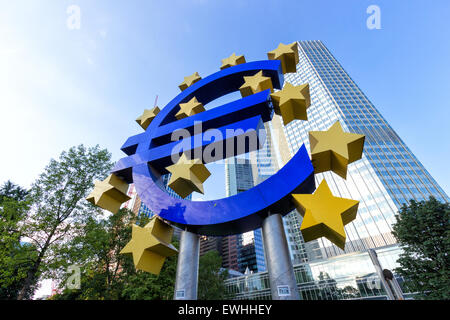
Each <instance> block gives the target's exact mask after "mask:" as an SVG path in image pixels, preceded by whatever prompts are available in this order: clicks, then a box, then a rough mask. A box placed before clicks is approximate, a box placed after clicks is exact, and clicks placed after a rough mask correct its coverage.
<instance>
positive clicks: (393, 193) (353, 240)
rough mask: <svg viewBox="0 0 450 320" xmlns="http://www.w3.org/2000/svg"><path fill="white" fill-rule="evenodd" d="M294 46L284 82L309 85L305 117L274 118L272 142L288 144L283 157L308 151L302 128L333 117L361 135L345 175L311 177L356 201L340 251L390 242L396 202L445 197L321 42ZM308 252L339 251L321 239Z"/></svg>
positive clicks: (317, 127)
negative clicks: (295, 54)
mask: <svg viewBox="0 0 450 320" xmlns="http://www.w3.org/2000/svg"><path fill="white" fill-rule="evenodd" d="M298 49H299V64H298V65H297V72H296V73H291V74H286V75H285V80H286V82H289V83H291V84H293V85H299V84H303V83H308V84H309V88H310V94H311V106H310V107H309V108H308V121H299V120H297V121H293V122H291V123H289V124H288V125H286V126H284V125H282V124H281V122H280V118H279V117H278V116H276V117H275V118H274V122H273V126H274V129H277V130H275V131H278V132H277V134H278V140H277V141H279V145H280V147H281V148H283V146H284V147H285V148H286V147H287V148H288V152H286V150H284V154H285V157H286V154H287V153H289V154H290V155H293V154H294V153H295V152H296V151H297V150H298V149H299V148H300V146H301V145H302V144H305V146H306V147H307V149H308V150H309V138H308V132H309V131H324V130H328V129H329V128H330V127H331V126H332V125H333V124H334V123H335V122H336V121H339V122H340V123H341V125H342V127H343V129H344V131H347V132H354V133H360V134H364V135H365V136H366V138H365V145H364V154H363V157H362V159H361V160H359V161H357V162H356V163H353V164H350V165H349V168H348V174H347V179H346V180H344V179H342V178H341V177H339V176H337V175H336V174H334V173H332V172H325V173H321V174H317V175H316V185H319V183H320V182H321V181H322V179H326V181H327V182H328V185H329V186H330V189H331V190H332V192H333V194H334V195H336V196H338V197H343V198H350V199H356V200H359V201H360V205H359V209H358V215H357V218H356V219H355V220H354V221H353V222H352V223H350V224H348V225H347V226H346V227H345V230H346V233H347V243H346V247H345V252H347V253H348V252H354V251H363V250H367V249H369V248H374V247H382V246H386V245H390V244H394V243H395V242H396V241H395V239H394V237H393V235H392V233H391V231H392V224H393V223H394V222H395V217H394V215H395V214H396V213H397V212H398V210H399V209H400V207H401V205H402V204H404V203H406V202H408V201H409V200H410V199H414V200H417V201H420V200H424V199H428V197H429V196H434V197H435V198H436V199H438V200H440V201H448V200H449V198H448V196H447V195H446V194H445V192H444V191H443V190H442V189H441V188H440V187H439V185H438V184H437V183H436V181H435V180H434V179H433V178H432V177H431V176H430V174H429V173H428V172H427V170H426V169H425V168H424V167H423V165H422V164H421V163H420V161H419V160H418V159H417V158H416V157H415V156H414V154H413V153H412V152H411V151H410V149H409V148H408V147H407V146H406V145H405V143H404V142H403V141H402V140H401V138H400V137H399V136H398V135H397V134H396V133H395V131H394V130H393V129H392V127H391V126H390V125H389V124H388V123H387V121H386V120H385V119H384V118H383V116H382V115H381V114H380V113H379V111H378V110H377V109H376V108H375V106H374V105H373V104H372V103H371V102H370V101H369V99H368V98H367V97H366V96H365V95H364V93H363V92H362V91H361V90H360V89H359V87H358V86H357V85H356V83H355V82H354V81H353V80H352V79H351V77H350V76H349V75H348V74H347V72H345V70H344V69H343V68H342V66H341V65H340V64H339V62H338V61H337V60H336V59H335V58H334V57H333V55H332V54H331V52H330V51H329V50H328V49H327V48H326V47H325V45H324V44H323V43H322V42H321V41H301V42H298ZM284 139H285V142H283V140H284ZM281 153H283V151H282V152H281ZM286 160H288V159H285V161H286ZM297 218H298V219H301V217H297ZM297 230H298V229H297ZM314 250H315V253H313V252H311V251H310V254H312V258H313V259H317V258H326V257H331V256H336V255H340V254H342V253H344V252H343V251H342V250H341V249H339V248H337V247H336V246H334V245H332V244H331V243H330V242H329V241H328V240H326V239H324V238H322V239H320V240H319V245H316V247H315V248H314Z"/></svg>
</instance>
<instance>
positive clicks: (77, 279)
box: [66, 264, 81, 290]
mask: <svg viewBox="0 0 450 320" xmlns="http://www.w3.org/2000/svg"><path fill="white" fill-rule="evenodd" d="M67 273H69V274H71V275H70V276H69V277H68V278H67V281H66V288H67V289H70V290H73V289H80V288H81V270H80V266H79V265H76V264H73V265H70V266H69V267H68V268H67Z"/></svg>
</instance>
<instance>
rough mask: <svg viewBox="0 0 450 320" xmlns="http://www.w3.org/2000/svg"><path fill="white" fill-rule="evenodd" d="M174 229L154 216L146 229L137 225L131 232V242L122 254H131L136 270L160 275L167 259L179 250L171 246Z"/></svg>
mask: <svg viewBox="0 0 450 320" xmlns="http://www.w3.org/2000/svg"><path fill="white" fill-rule="evenodd" d="M172 234H173V228H172V227H171V226H169V225H168V224H166V223H164V222H163V221H161V219H159V218H157V216H154V217H153V218H152V219H151V220H150V222H149V223H148V224H147V225H146V226H145V227H143V228H142V227H139V226H137V225H135V224H133V226H132V230H131V240H130V242H128V243H127V245H126V246H125V247H124V248H123V249H122V251H120V254H125V253H131V254H132V255H133V262H134V265H135V267H136V269H139V270H143V271H146V272H150V273H153V274H156V275H158V274H159V273H160V271H161V268H162V266H163V264H164V261H165V260H166V257H170V256H173V255H175V254H176V253H177V252H178V250H177V249H176V248H175V247H174V246H173V245H172V244H170V241H171V240H172Z"/></svg>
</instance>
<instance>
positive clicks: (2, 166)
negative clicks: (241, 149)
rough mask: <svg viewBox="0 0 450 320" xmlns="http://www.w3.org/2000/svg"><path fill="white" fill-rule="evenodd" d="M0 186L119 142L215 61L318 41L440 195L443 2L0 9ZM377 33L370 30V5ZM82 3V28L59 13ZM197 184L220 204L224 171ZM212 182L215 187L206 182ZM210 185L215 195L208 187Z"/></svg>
mask: <svg viewBox="0 0 450 320" xmlns="http://www.w3.org/2000/svg"><path fill="white" fill-rule="evenodd" d="M0 4H1V10H0V110H1V111H0V134H1V137H2V142H3V145H2V157H0V183H1V182H3V181H5V180H7V179H11V180H13V181H14V182H16V183H19V184H21V185H23V186H26V187H28V186H29V185H30V184H31V183H32V182H33V180H34V179H35V178H36V177H37V176H38V174H39V173H40V172H41V171H42V170H43V168H44V167H45V165H46V164H47V163H48V161H49V159H50V158H52V157H53V158H55V157H57V156H58V155H59V154H60V152H61V151H63V150H66V149H68V148H69V147H71V146H73V145H78V144H80V143H83V144H85V145H88V146H91V145H95V144H100V145H101V146H102V147H106V148H108V149H109V150H110V151H111V152H112V154H113V158H114V160H118V159H120V158H121V157H122V156H123V155H124V154H122V152H121V151H120V149H119V148H120V146H121V145H122V143H123V142H124V141H125V140H126V138H127V137H128V136H130V135H133V134H136V133H139V132H141V131H142V129H141V128H140V127H139V126H138V125H137V124H136V123H135V122H134V119H136V117H137V116H139V115H140V114H141V113H142V111H143V109H144V108H149V107H152V106H153V103H154V100H155V96H156V95H159V100H158V105H159V106H161V107H163V106H164V105H165V104H166V103H167V102H169V101H170V100H171V99H172V98H173V97H175V95H177V94H178V93H179V89H178V85H179V84H180V83H181V82H182V81H183V77H184V76H188V75H190V74H192V73H193V72H195V71H198V72H199V73H200V75H201V76H203V77H205V76H207V75H209V74H211V73H213V72H216V71H218V70H219V67H220V62H221V59H223V58H225V57H228V56H229V55H230V54H231V53H233V52H236V53H237V54H244V55H245V57H246V59H247V61H252V60H261V59H265V58H266V52H268V51H270V50H273V49H274V48H276V46H277V45H278V43H280V42H283V43H290V42H293V41H295V40H322V41H324V43H325V44H326V45H327V46H328V48H329V49H330V50H331V52H332V53H333V54H334V56H335V57H336V58H337V59H338V60H339V61H340V62H341V64H342V65H343V67H344V68H345V69H346V71H347V72H348V73H349V74H350V76H351V77H352V78H353V79H354V80H355V81H356V83H357V84H358V85H359V87H360V88H361V89H362V90H363V91H364V93H365V94H366V95H367V96H368V97H369V99H370V100H371V101H372V102H373V103H374V104H375V106H376V107H377V108H378V109H379V110H380V111H381V113H382V114H383V116H384V117H385V118H386V119H387V120H388V121H389V122H390V124H391V125H392V126H393V128H394V129H395V130H396V131H397V133H398V134H399V135H400V137H401V138H402V139H403V140H404V141H405V142H406V144H407V145H408V146H409V147H410V149H411V150H412V151H413V152H414V153H415V154H416V156H417V157H418V158H419V160H420V161H421V162H422V163H423V164H424V165H425V167H426V168H427V169H428V170H429V171H430V173H431V174H432V175H433V177H434V178H435V179H436V180H437V181H438V183H439V184H440V185H441V186H442V187H443V188H444V190H445V191H446V192H447V194H449V193H450V170H449V169H448V165H447V164H448V159H449V158H450V148H449V142H448V141H449V138H450V133H449V132H450V130H449V124H450V123H449V118H450V111H449V101H450V82H449V75H450V59H449V57H450V41H449V39H450V25H449V23H448V17H450V3H449V2H448V1H446V0H442V1H439V0H434V1H432V2H431V1H398V0H397V1H393V0H390V1H379V0H372V1H364V0H347V1H331V0H330V1H320V0H315V1H308V2H307V1H300V0H295V1H282V0H278V1H262V0H258V1H256V0H255V1H244V0H239V1H232V0H229V1H220V0H215V1H207V0H195V1H188V0H183V1H181V0H180V1H112V0H103V1H100V0H98V1H93V0H60V1H53V0H47V1H44V0H42V1H39V2H38V1H33V0H29V1H22V0H15V1H6V0H0ZM371 4H375V5H378V6H379V7H380V9H381V29H380V30H369V29H368V28H367V27H366V20H367V18H368V16H369V15H368V14H367V13H366V9H367V7H368V6H369V5H371ZM71 5H76V6H78V7H79V8H80V13H81V20H80V29H74V30H71V29H69V28H68V27H67V19H68V18H69V14H68V13H67V8H68V7H69V6H71ZM213 174H214V181H213V179H209V180H208V181H207V183H206V184H205V189H206V190H207V196H208V197H215V196H223V195H224V189H223V187H222V186H223V183H221V182H223V181H224V175H223V169H221V168H214V169H213ZM213 182H214V183H213ZM218 186H220V188H219V187H218Z"/></svg>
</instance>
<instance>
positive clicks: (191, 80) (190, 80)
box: [178, 72, 202, 91]
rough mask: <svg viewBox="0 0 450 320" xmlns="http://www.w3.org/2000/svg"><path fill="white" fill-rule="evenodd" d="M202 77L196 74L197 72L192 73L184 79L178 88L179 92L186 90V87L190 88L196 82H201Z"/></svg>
mask: <svg viewBox="0 0 450 320" xmlns="http://www.w3.org/2000/svg"><path fill="white" fill-rule="evenodd" d="M201 79H202V77H200V75H199V74H198V72H194V73H193V74H191V75H190V76H188V77H184V81H183V82H182V83H181V84H180V85H179V86H178V87H179V88H180V89H181V91H183V90H186V89H187V88H188V87H190V86H192V85H193V84H194V83H196V82H197V81H199V80H201Z"/></svg>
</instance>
